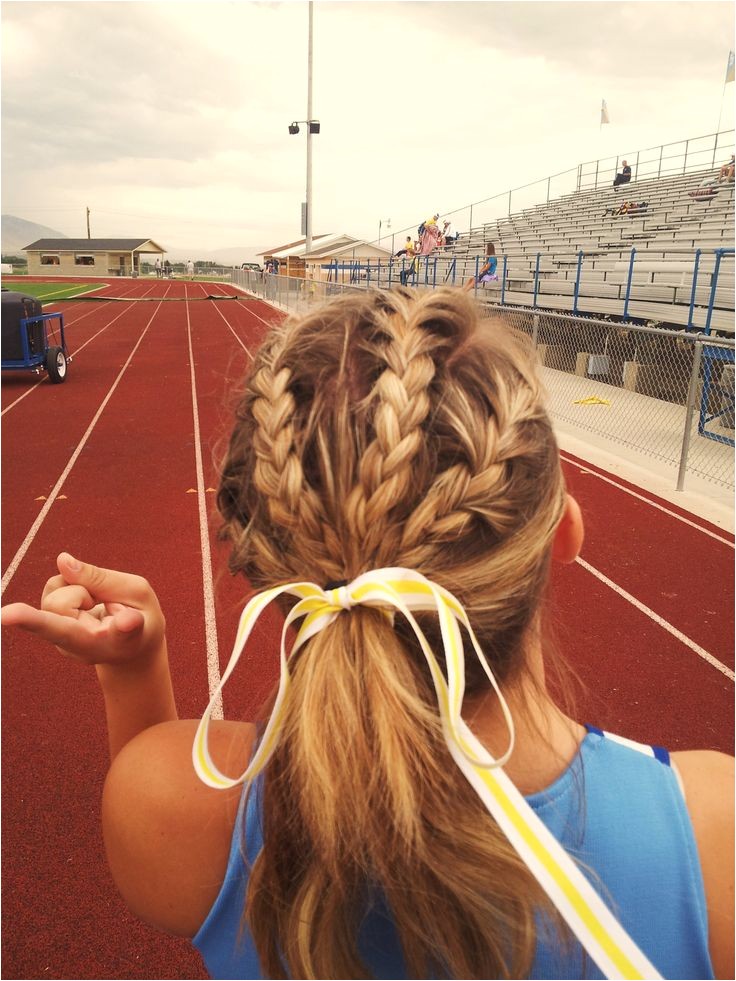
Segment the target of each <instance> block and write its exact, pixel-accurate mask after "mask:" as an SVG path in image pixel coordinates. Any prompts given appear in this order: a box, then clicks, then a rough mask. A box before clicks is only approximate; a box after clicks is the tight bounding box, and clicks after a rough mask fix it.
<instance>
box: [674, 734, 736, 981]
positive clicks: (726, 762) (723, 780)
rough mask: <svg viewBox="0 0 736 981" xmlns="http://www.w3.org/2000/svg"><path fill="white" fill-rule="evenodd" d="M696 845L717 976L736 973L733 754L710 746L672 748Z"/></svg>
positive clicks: (726, 976)
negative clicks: (689, 748) (735, 944)
mask: <svg viewBox="0 0 736 981" xmlns="http://www.w3.org/2000/svg"><path fill="white" fill-rule="evenodd" d="M672 762H673V763H674V765H675V766H676V767H677V770H678V772H679V773H680V776H681V777H682V783H683V791H684V794H685V802H686V804H687V810H688V814H689V815H690V821H691V823H692V826H693V833H694V835H695V842H696V844H697V846H698V855H699V857H700V867H701V869H702V872H703V885H704V886H705V900H706V904H707V907H708V933H709V938H710V939H709V943H710V951H711V958H712V960H713V966H714V968H715V972H716V977H719V978H732V977H733V976H734V973H733V972H734V758H733V757H732V756H727V755H726V754H725V753H716V752H712V751H710V750H692V751H689V752H682V753H673V754H672Z"/></svg>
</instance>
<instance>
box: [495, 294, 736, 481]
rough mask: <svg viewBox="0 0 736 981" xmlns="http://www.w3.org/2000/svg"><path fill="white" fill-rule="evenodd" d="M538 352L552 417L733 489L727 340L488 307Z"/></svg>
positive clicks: (730, 345) (679, 474)
mask: <svg viewBox="0 0 736 981" xmlns="http://www.w3.org/2000/svg"><path fill="white" fill-rule="evenodd" d="M486 309H487V310H488V311H489V313H491V314H492V315H493V316H494V317H497V318H500V319H501V320H503V321H504V322H505V323H507V324H508V325H509V326H511V327H514V328H515V329H517V330H519V331H521V332H523V333H525V334H527V335H528V336H529V337H530V338H531V339H532V342H533V344H534V347H535V348H536V350H537V354H538V358H539V363H540V367H541V372H542V377H543V379H544V383H545V386H546V388H547V393H548V398H549V410H550V413H551V415H552V416H553V417H554V418H556V419H559V420H561V421H563V422H565V423H568V424H569V425H570V426H572V427H574V428H575V429H577V430H582V431H588V432H590V433H595V434H597V435H599V436H602V437H604V438H605V439H606V440H611V441H613V442H615V443H619V444H621V445H622V446H628V447H631V448H632V449H635V450H636V451H637V452H639V453H642V454H644V455H646V456H649V457H652V458H653V459H656V460H658V461H660V462H661V463H663V464H665V465H669V466H671V467H672V471H673V478H675V475H676V480H677V487H678V489H680V490H682V488H683V487H684V481H685V476H686V474H688V473H691V474H697V475H698V476H699V477H701V478H705V479H706V480H708V481H711V482H713V483H715V484H719V485H721V486H723V487H728V488H733V487H734V341H733V340H732V339H725V338H714V337H710V336H707V335H704V334H690V333H685V332H681V331H671V330H663V329H660V328H656V327H643V326H639V325H635V324H628V323H619V322H612V321H606V320H598V319H592V318H585V317H571V316H566V315H564V314H557V313H549V312H542V311H538V310H536V311H535V310H520V309H518V308H509V307H496V306H492V305H486Z"/></svg>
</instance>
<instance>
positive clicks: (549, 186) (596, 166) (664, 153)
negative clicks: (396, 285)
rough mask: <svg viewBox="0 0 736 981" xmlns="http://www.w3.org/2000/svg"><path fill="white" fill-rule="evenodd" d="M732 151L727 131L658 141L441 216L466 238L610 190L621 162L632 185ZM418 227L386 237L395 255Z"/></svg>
mask: <svg viewBox="0 0 736 981" xmlns="http://www.w3.org/2000/svg"><path fill="white" fill-rule="evenodd" d="M733 152H734V130H732V129H731V130H724V131H722V132H720V133H710V134H708V135H707V136H697V137H692V138H691V139H688V140H680V141H678V142H676V143H663V144H661V145H660V146H656V147H649V148H647V149H646V150H632V151H631V152H630V153H622V154H620V155H619V156H615V157H613V156H612V157H602V158H600V159H599V160H588V161H586V162H585V163H580V164H578V165H577V166H576V167H571V168H570V169H569V170H563V171H560V172H559V173H557V174H550V175H549V176H547V177H542V178H540V179H539V180H536V181H531V182H530V183H528V184H522V185H520V186H519V187H512V188H509V189H508V190H505V191H502V192H500V193H499V194H493V195H491V196H490V197H487V198H483V199H482V200H480V201H474V202H472V203H471V204H465V205H463V206H462V207H460V208H455V209H454V210H453V211H446V212H444V213H443V214H442V220H443V221H445V220H450V221H452V223H453V225H454V227H455V230H456V231H458V232H460V233H461V235H469V234H470V233H471V232H472V231H473V229H479V228H482V226H483V225H484V224H487V223H489V222H491V221H498V220H499V219H502V218H508V217H510V216H511V215H512V214H514V213H517V212H519V211H523V210H524V209H525V208H533V207H536V206H537V205H540V204H544V203H547V204H548V203H549V202H550V201H552V200H554V199H555V198H560V197H563V196H564V195H567V194H575V193H577V192H578V191H586V190H596V189H597V188H601V187H610V186H611V185H612V184H613V180H614V177H615V176H616V174H617V173H618V172H619V171H620V169H621V166H622V161H624V160H626V161H627V163H628V164H629V165H630V166H631V172H632V180H634V181H636V180H645V179H648V178H649V179H654V178H657V177H666V176H672V175H676V174H689V173H693V172H695V171H700V170H710V169H712V168H714V167H716V166H720V165H722V164H724V163H725V162H726V161H727V160H728V158H729V156H730V154H732V153H733ZM423 217H425V218H426V217H427V216H426V215H425V216H423ZM418 224H419V222H417V223H416V224H414V225H407V227H406V228H401V229H397V230H395V231H393V232H392V233H391V235H390V241H391V251H392V252H396V251H397V249H398V248H399V246H398V245H397V242H401V243H403V241H404V239H405V238H406V236H407V235H411V236H412V237H416V234H417V227H418ZM388 240H389V235H385V236H381V238H380V239H375V240H374V241H373V242H372V244H374V245H379V246H381V245H385V244H386V243H387V242H388Z"/></svg>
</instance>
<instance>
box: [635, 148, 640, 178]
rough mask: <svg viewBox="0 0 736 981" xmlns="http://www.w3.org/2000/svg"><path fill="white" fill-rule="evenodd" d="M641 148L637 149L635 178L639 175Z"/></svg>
mask: <svg viewBox="0 0 736 981" xmlns="http://www.w3.org/2000/svg"><path fill="white" fill-rule="evenodd" d="M639 152H640V151H639V150H637V151H636V163H635V164H634V180H636V178H637V177H638V176H639Z"/></svg>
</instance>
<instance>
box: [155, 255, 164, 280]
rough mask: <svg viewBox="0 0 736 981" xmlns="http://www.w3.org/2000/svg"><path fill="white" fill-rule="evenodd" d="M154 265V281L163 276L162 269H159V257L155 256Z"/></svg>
mask: <svg viewBox="0 0 736 981" xmlns="http://www.w3.org/2000/svg"><path fill="white" fill-rule="evenodd" d="M154 265H155V267H156V279H161V277H162V276H163V269H162V268H161V258H160V256H156V262H155V263H154Z"/></svg>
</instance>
